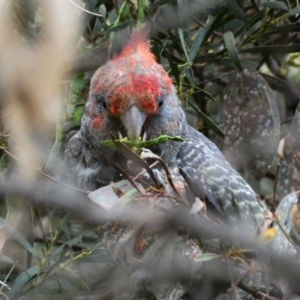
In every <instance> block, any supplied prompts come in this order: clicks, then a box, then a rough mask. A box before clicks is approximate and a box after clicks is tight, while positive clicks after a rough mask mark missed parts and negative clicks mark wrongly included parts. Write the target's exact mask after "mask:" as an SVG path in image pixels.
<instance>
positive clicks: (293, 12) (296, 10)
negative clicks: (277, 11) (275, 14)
mask: <svg viewBox="0 0 300 300" xmlns="http://www.w3.org/2000/svg"><path fill="white" fill-rule="evenodd" d="M297 14H300V4H299V5H297V6H296V7H295V8H293V9H292V10H291V11H290V12H289V15H290V16H294V15H297Z"/></svg>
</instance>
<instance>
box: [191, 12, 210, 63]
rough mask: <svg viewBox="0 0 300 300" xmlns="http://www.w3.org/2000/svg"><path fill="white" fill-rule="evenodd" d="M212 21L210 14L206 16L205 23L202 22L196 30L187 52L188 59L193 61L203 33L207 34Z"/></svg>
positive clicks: (203, 36) (201, 41)
mask: <svg viewBox="0 0 300 300" xmlns="http://www.w3.org/2000/svg"><path fill="white" fill-rule="evenodd" d="M212 22H213V18H212V17H211V16H208V18H207V20H206V23H205V24H204V27H203V28H200V29H199V31H198V32H197V35H196V38H195V41H194V43H193V45H192V47H191V50H190V53H189V61H193V60H194V58H195V57H196V54H197V52H198V51H199V48H200V47H201V45H202V43H203V41H204V38H205V35H206V34H207V32H208V30H209V28H210V26H211V25H212Z"/></svg>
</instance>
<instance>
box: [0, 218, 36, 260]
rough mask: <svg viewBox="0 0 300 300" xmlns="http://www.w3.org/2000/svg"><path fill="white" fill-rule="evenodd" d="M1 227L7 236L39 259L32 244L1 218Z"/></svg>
mask: <svg viewBox="0 0 300 300" xmlns="http://www.w3.org/2000/svg"><path fill="white" fill-rule="evenodd" d="M0 225H2V226H3V229H4V232H5V234H6V235H7V236H11V237H12V238H14V239H15V240H16V241H17V242H18V243H20V244H21V245H22V246H23V247H24V248H25V249H26V250H27V251H29V252H30V253H31V254H33V255H34V256H35V257H37V258H38V259H39V257H38V255H37V253H36V252H35V250H34V249H33V247H32V246H31V245H30V243H29V242H28V241H27V240H26V239H25V237H24V236H23V235H21V234H20V233H19V232H18V231H17V230H16V229H15V228H13V227H12V226H11V225H10V224H9V223H8V222H7V221H5V220H4V219H3V218H1V217H0Z"/></svg>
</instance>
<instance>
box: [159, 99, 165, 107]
mask: <svg viewBox="0 0 300 300" xmlns="http://www.w3.org/2000/svg"><path fill="white" fill-rule="evenodd" d="M163 105H164V98H163V97H159V99H158V107H159V108H161V107H162V106H163Z"/></svg>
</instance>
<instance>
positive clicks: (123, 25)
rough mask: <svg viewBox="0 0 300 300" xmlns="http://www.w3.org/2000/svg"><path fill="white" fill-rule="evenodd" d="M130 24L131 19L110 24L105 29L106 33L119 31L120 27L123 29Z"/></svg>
mask: <svg viewBox="0 0 300 300" xmlns="http://www.w3.org/2000/svg"><path fill="white" fill-rule="evenodd" d="M130 24H131V21H127V22H124V23H122V24H119V25H112V26H110V27H109V29H107V31H106V34H108V33H112V32H116V31H119V30H121V29H125V28H127V27H128V26H129V25H130Z"/></svg>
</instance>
